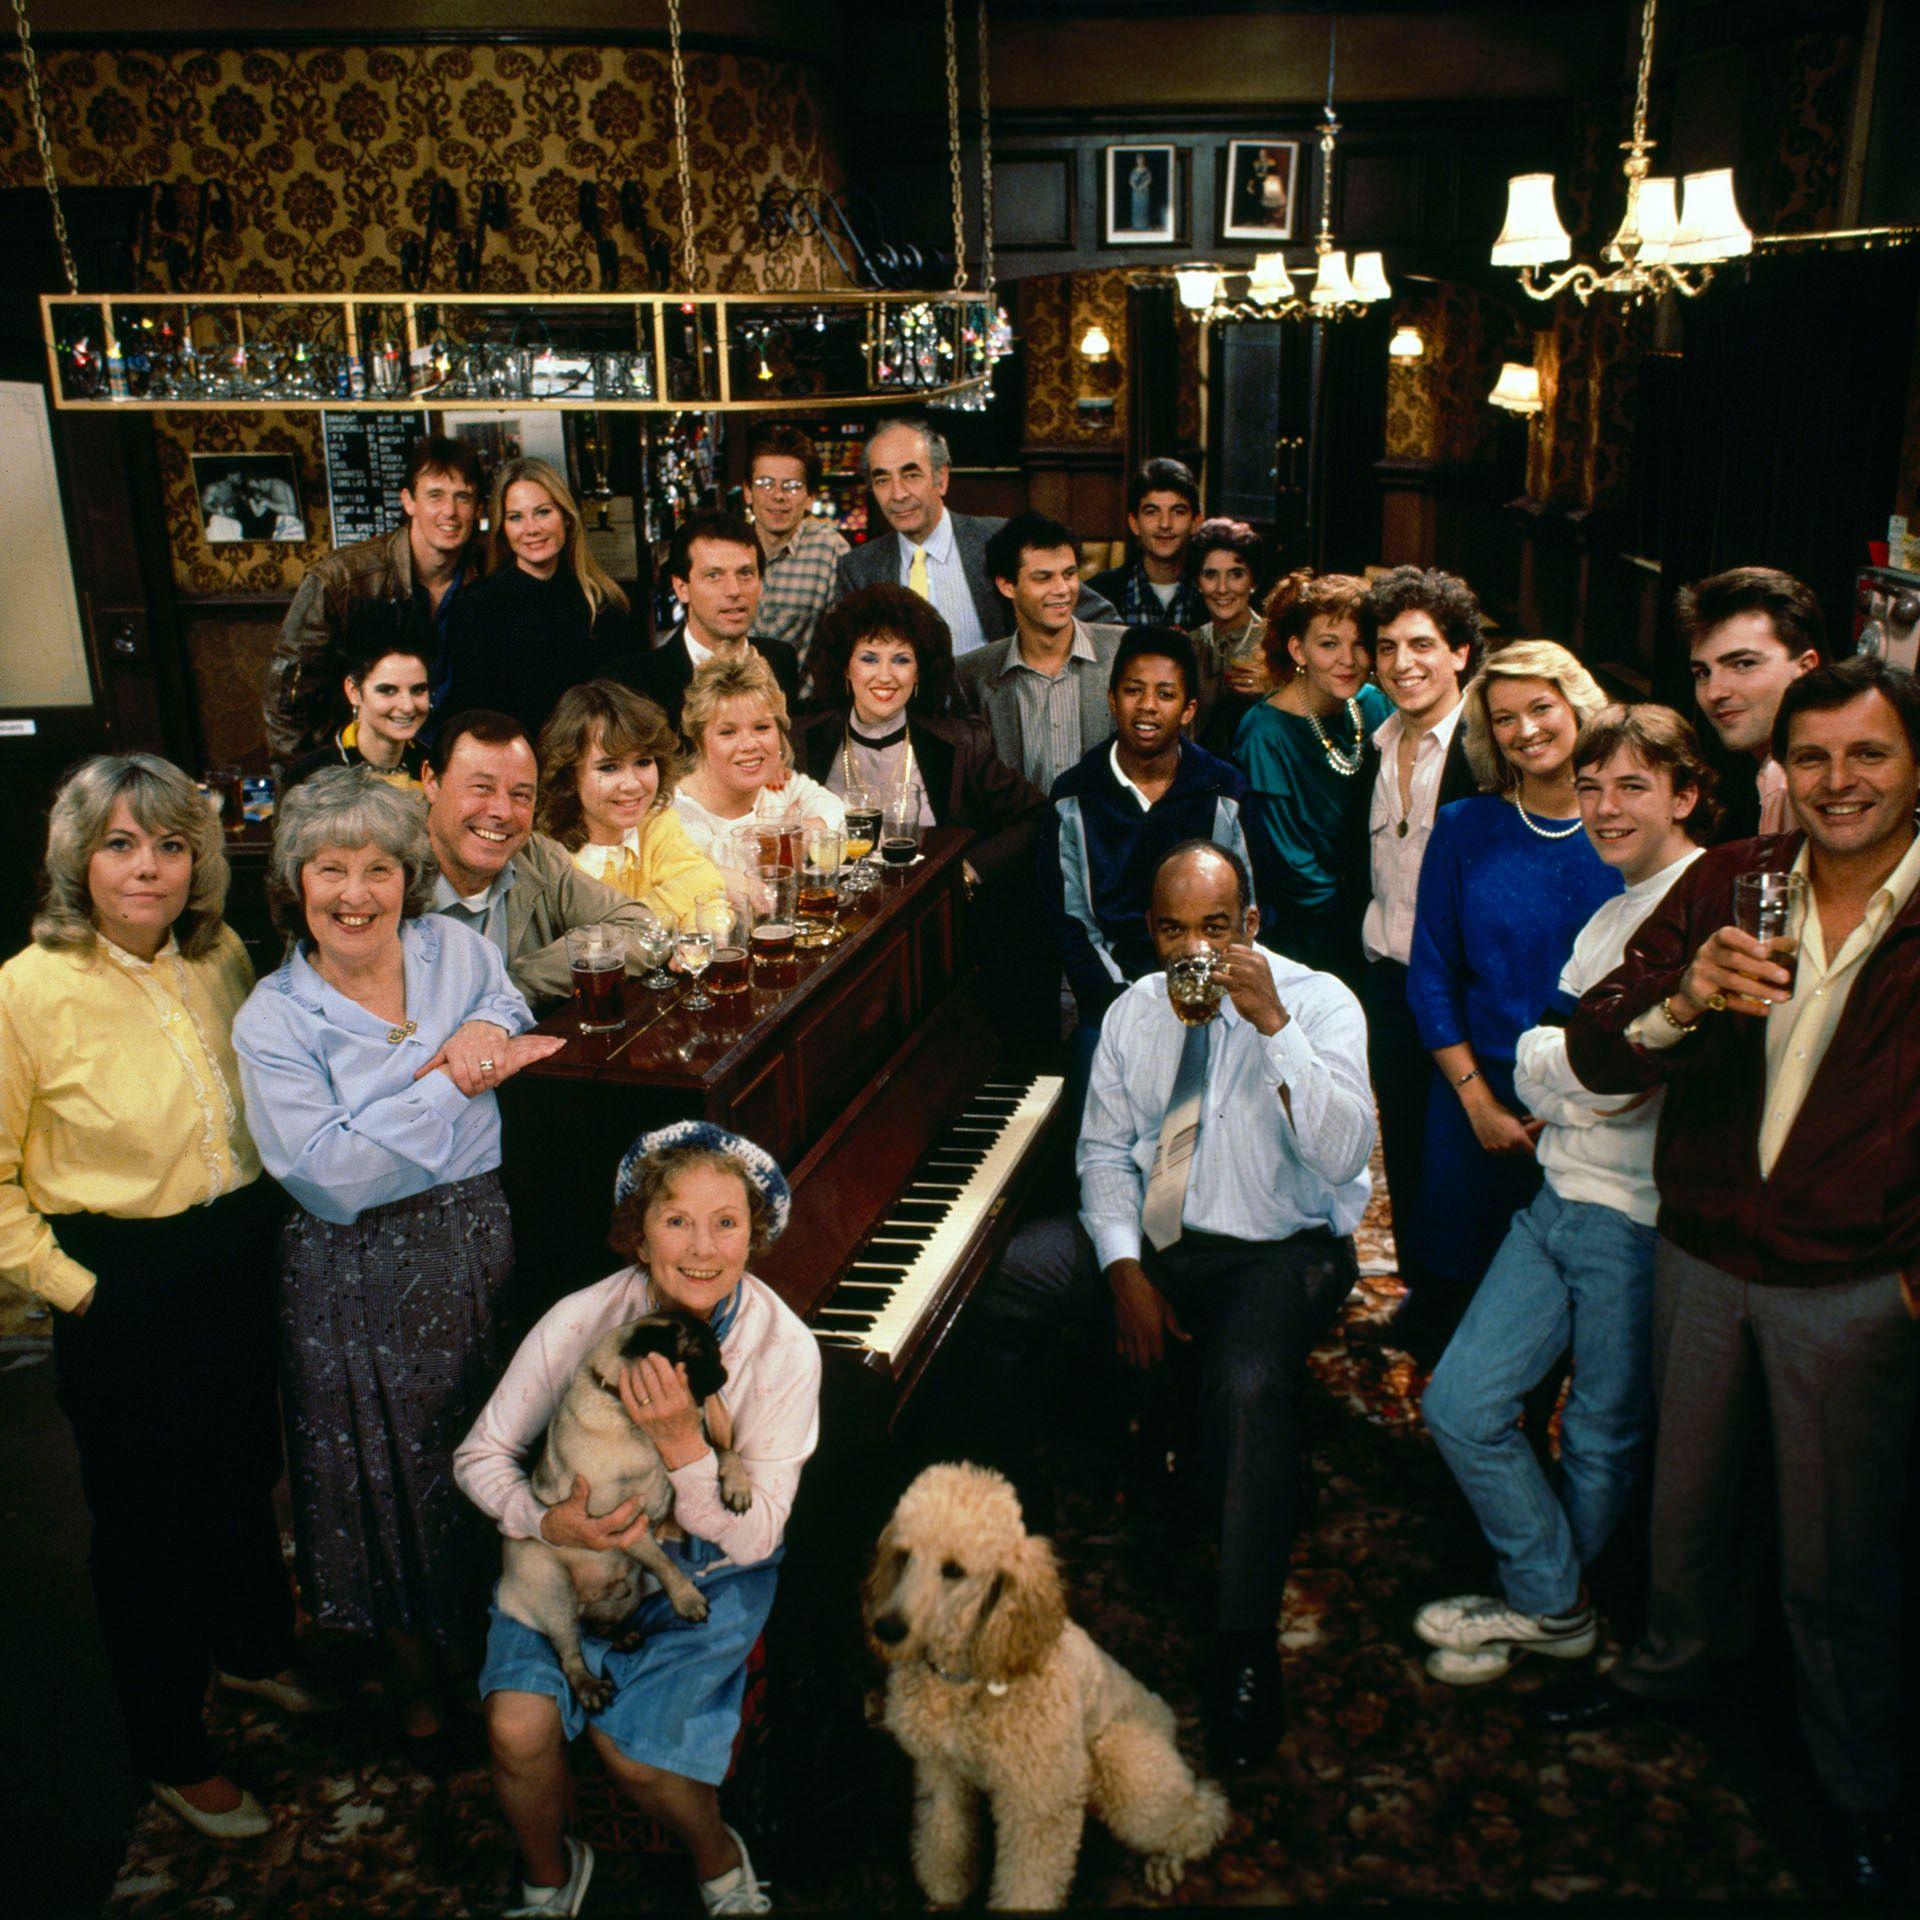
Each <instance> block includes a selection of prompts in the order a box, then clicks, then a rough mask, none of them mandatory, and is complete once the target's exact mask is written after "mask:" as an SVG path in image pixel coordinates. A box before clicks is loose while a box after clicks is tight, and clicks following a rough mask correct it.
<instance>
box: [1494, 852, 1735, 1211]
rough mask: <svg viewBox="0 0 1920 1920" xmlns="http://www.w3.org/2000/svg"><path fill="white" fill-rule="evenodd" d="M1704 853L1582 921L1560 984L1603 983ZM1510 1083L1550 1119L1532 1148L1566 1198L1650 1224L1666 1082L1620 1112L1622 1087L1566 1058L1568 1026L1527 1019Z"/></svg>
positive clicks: (1565, 989)
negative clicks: (1594, 1084)
mask: <svg viewBox="0 0 1920 1920" xmlns="http://www.w3.org/2000/svg"><path fill="white" fill-rule="evenodd" d="M1699 858H1700V849H1699V848H1698V847H1695V848H1693V849H1692V850H1691V851H1689V852H1687V853H1685V854H1682V855H1681V857H1680V858H1679V859H1678V860H1676V861H1674V862H1673V863H1672V864H1671V865H1670V866H1665V867H1662V868H1661V869H1660V871H1659V872H1658V873H1655V874H1650V875H1648V877H1647V878H1646V879H1644V880H1636V881H1635V882H1634V883H1633V885H1632V886H1630V887H1629V888H1628V889H1627V890H1626V892H1625V893H1621V894H1616V895H1615V896H1614V897H1613V898H1612V899H1611V900H1609V901H1608V902H1607V903H1606V905H1605V906H1603V907H1602V908H1601V909H1600V910H1599V911H1598V912H1597V913H1596V914H1595V915H1594V916H1593V918H1592V919H1591V920H1589V921H1588V922H1587V924H1586V925H1585V926H1584V927H1582V928H1581V929H1580V933H1579V936H1578V938H1576V939H1575V941H1574V943H1573V957H1572V958H1571V959H1570V960H1569V961H1568V962H1567V964H1566V967H1565V968H1564V969H1563V970H1562V972H1561V975H1560V991H1561V992H1562V993H1564V994H1565V995H1567V997H1568V998H1569V999H1572V1000H1578V999H1579V998H1580V996H1581V995H1582V994H1583V993H1585V992H1586V991H1587V989H1588V988H1589V987H1594V986H1598V985H1599V984H1600V982H1601V981H1602V980H1604V979H1605V978H1606V977H1607V975H1608V974H1610V973H1611V972H1612V971H1613V970H1614V968H1615V967H1617V966H1618V965H1619V964H1620V962H1621V961H1622V960H1624V959H1625V958H1626V954H1627V942H1628V941H1629V940H1631V939H1632V938H1633V936H1634V935H1635V934H1636V933H1637V932H1638V931H1639V930H1640V923H1641V922H1642V921H1643V920H1645V919H1646V917H1647V916H1648V914H1650V913H1651V912H1652V911H1653V910H1654V908H1655V907H1657V906H1658V905H1659V904H1660V902H1661V901H1662V900H1664V899H1665V898H1666V897H1667V891H1668V889H1669V888H1670V887H1671V886H1672V885H1673V883H1674V882H1675V881H1676V880H1678V879H1679V878H1680V876H1681V875H1682V874H1683V873H1685V872H1686V870H1687V869H1688V868H1689V867H1690V866H1692V865H1693V863H1694V862H1695V861H1696V860H1698V859H1699ZM1513 1090H1514V1092H1515V1094H1516V1095H1517V1096H1518V1097H1519V1099H1520V1101H1521V1103H1522V1104H1523V1105H1524V1106H1525V1107H1526V1108H1527V1110H1528V1111H1529V1112H1531V1113H1533V1114H1536V1115H1537V1116H1538V1117H1539V1118H1540V1119H1542V1120H1544V1121H1545V1122H1546V1123H1547V1125H1546V1128H1545V1130H1544V1131H1543V1132H1542V1133H1541V1135H1540V1140H1539V1144H1538V1145H1537V1146H1536V1147H1535V1149H1534V1153H1535V1157H1536V1158H1537V1159H1538V1160H1539V1162H1540V1166H1541V1169H1542V1171H1543V1172H1544V1173H1545V1174H1546V1177H1547V1185H1548V1186H1550V1187H1551V1188H1552V1189H1553V1190H1554V1192H1555V1193H1557V1194H1558V1195H1559V1196H1560V1198H1561V1199H1563V1200H1578V1201H1582V1202H1585V1203H1586V1204H1588V1205H1590V1206H1596V1207H1612V1208H1613V1209H1614V1211H1615V1212H1616V1213H1624V1214H1626V1215H1627V1217H1628V1218H1629V1219H1632V1220H1637V1221H1639V1222H1640V1224H1641V1225H1642V1226H1644V1227H1650V1226H1652V1225H1653V1223H1654V1217H1655V1216H1656V1215H1657V1214H1658V1213H1659V1211H1660V1195H1659V1193H1658V1191H1657V1190H1656V1189H1655V1187H1654V1184H1653V1136H1654V1131H1655V1129H1656V1128H1657V1127H1658V1126H1659V1124H1660V1108H1661V1105H1662V1103H1663V1100H1664V1097H1665V1096H1664V1089H1663V1090H1662V1091H1661V1092H1657V1093H1655V1095H1654V1096H1653V1098H1652V1099H1651V1100H1649V1101H1647V1102H1646V1103H1645V1105H1643V1106H1637V1107H1635V1108H1634V1109H1633V1111H1632V1112H1631V1113H1621V1112H1620V1108H1621V1106H1622V1105H1623V1104H1624V1102H1623V1100H1622V1098H1621V1096H1620V1095H1619V1094H1606V1093H1589V1092H1588V1091H1587V1089H1586V1087H1585V1086H1584V1085H1583V1084H1582V1082H1581V1080H1580V1076H1579V1075H1578V1074H1576V1073H1575V1072H1574V1070H1573V1068H1572V1067H1571V1066H1570V1065H1569V1064H1568V1062H1567V1030H1566V1028H1565V1027H1529V1028H1528V1029H1527V1030H1526V1032H1525V1033H1523V1034H1522V1035H1521V1036H1520V1041H1519V1045H1518V1047H1517V1049H1516V1052H1515V1059H1514V1070H1513Z"/></svg>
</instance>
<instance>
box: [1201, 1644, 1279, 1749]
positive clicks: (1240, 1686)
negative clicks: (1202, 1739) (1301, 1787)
mask: <svg viewBox="0 0 1920 1920" xmlns="http://www.w3.org/2000/svg"><path fill="white" fill-rule="evenodd" d="M1214 1661H1215V1665H1214V1677H1213V1687H1212V1692H1211V1698H1210V1700H1209V1703H1208V1708H1207V1751H1208V1753H1209V1755H1210V1756H1211V1757H1212V1760H1213V1764H1214V1765H1215V1766H1216V1767H1218V1768H1219V1769H1220V1770H1221V1771H1222V1772H1223V1773H1245V1772H1247V1771H1248V1770H1249V1769H1251V1768H1254V1767H1257V1766H1260V1765H1262V1764H1263V1763H1264V1762H1265V1761H1266V1760H1268V1759H1269V1758H1271V1757H1272V1754H1273V1750H1274V1748H1275V1747H1276V1746H1278V1745H1279V1743H1280V1735H1281V1732H1282V1731H1283V1730H1284V1728H1285V1726H1286V1723H1287V1715H1286V1699H1285V1694H1284V1691H1283V1688H1282V1685H1281V1679H1280V1656H1279V1654H1278V1653H1277V1652H1276V1651H1275V1649H1274V1646H1273V1642H1272V1639H1271V1638H1270V1637H1267V1636H1263V1637H1262V1639H1261V1641H1260V1642H1258V1643H1256V1644H1253V1645H1245V1644H1234V1645H1222V1646H1221V1647H1220V1648H1218V1649H1217V1650H1216V1652H1215V1655H1214Z"/></svg>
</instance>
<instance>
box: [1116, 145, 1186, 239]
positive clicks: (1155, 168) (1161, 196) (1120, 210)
mask: <svg viewBox="0 0 1920 1920" xmlns="http://www.w3.org/2000/svg"><path fill="white" fill-rule="evenodd" d="M1178 157H1179V156H1178V150H1177V149H1176V148H1174V147H1170V146H1128V147H1109V148H1108V149H1107V224H1106V239H1107V245H1108V246H1110V247H1114V246H1120V247H1137V246H1151V245H1153V244H1154V243H1155V242H1159V243H1162V244H1171V243H1172V242H1173V241H1175V240H1177V239H1178V238H1179V237H1180V235H1179V208H1178V205H1177V203H1176V192H1177V189H1178V186H1179V170H1178Z"/></svg>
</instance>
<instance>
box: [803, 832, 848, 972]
mask: <svg viewBox="0 0 1920 1920" xmlns="http://www.w3.org/2000/svg"><path fill="white" fill-rule="evenodd" d="M802 838H803V845H802V847H801V853H802V855H803V856H804V858H803V860H802V862H801V867H800V884H799V891H798V893H797V896H796V899H795V905H796V907H797V908H798V910H799V914H800V931H799V936H798V938H799V944H800V945H801V946H803V947H827V946H831V945H832V944H833V943H834V941H835V940H837V939H838V938H839V932H838V926H839V920H840V862H841V859H842V857H843V856H844V854H845V852H846V846H847V836H846V835H845V833H843V832H842V831H841V829H840V828H838V827H809V828H808V829H807V830H806V833H805V834H804V835H803V836H802Z"/></svg>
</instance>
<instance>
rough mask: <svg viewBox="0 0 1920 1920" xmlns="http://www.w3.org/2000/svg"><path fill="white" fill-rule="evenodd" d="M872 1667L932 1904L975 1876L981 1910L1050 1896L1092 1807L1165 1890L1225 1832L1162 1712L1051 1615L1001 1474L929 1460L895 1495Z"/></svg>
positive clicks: (872, 1611) (868, 1597) (881, 1552)
mask: <svg viewBox="0 0 1920 1920" xmlns="http://www.w3.org/2000/svg"><path fill="white" fill-rule="evenodd" d="M863 1601H864V1616H865V1620H866V1627H867V1637H868V1641H869V1643H870V1645H871V1646H872V1647H873V1649H874V1651H875V1652H876V1653H877V1654H878V1655H879V1656H880V1658H881V1659H882V1660H884V1661H885V1662H886V1663H887V1669H888V1672H887V1686H886V1696H885V1705H884V1708H883V1711H882V1714H881V1723H882V1724H883V1725H884V1726H885V1727H886V1729H887V1731H888V1732H889V1733H891V1734H892V1735H893V1737H894V1738H895V1739H896V1740H897V1741H899V1743H900V1745H901V1746H902V1747H903V1748H904V1749H905V1750H906V1752H907V1754H908V1756H909V1757H910V1758H911V1759H912V1761H913V1766H914V1826H913V1870H914V1874H915V1877H916V1878H917V1879H918V1880H919V1882H920V1888H921V1891H922V1892H923V1893H924V1894H925V1895H926V1897H927V1899H928V1901H929V1902H931V1903H932V1904H933V1905H935V1906H941V1907H948V1906H958V1905H959V1904H960V1903H961V1902H962V1901H963V1900H965V1899H966V1898H967V1896H968V1895H969V1894H970V1893H971V1892H972V1890H973V1887H974V1885H975V1882H976V1881H977V1879H978V1877H979V1866H980V1834H979V1825H978V1820H977V1813H978V1804H979V1801H980V1798H981V1796H983V1795H984V1796H985V1797H986V1799H987V1801H988V1804H989V1806H990V1807H991V1809H992V1813H993V1820H994V1869H993V1881H992V1885H991V1887H990V1888H989V1890H988V1903H989V1905H991V1906H993V1907H995V1908H1016V1909H1019V1908H1025V1909H1052V1908H1057V1907H1059V1906H1061V1905H1062V1904H1063V1903H1064V1901H1065V1900H1066V1897H1067V1889H1068V1887H1069V1886H1070V1885H1071V1884H1072V1880H1073V1870H1074V1864H1075V1862H1076V1860H1077V1859H1078V1858H1079V1853H1080V1835H1081V1830H1082V1827H1083V1825H1084V1822H1085V1817H1086V1815H1087V1813H1088V1812H1089V1811H1091V1812H1092V1813H1093V1814H1094V1815H1095V1817H1096V1818H1098V1819H1099V1820H1101V1821H1102V1822H1103V1823H1104V1824H1105V1825H1106V1826H1107V1827H1108V1828H1109V1829H1110V1830H1111V1831H1112V1833H1113V1834H1114V1836H1115V1837H1116V1838H1117V1839H1119V1840H1121V1841H1122V1842H1124V1843H1125V1844H1126V1845H1127V1846H1129V1847H1131V1848H1133V1849H1134V1851H1135V1852H1137V1853H1141V1854H1144V1855H1145V1856H1146V1878H1147V1884H1148V1885H1149V1886H1150V1887H1151V1888H1152V1889H1153V1891H1154V1892H1155V1893H1163V1894H1164V1893H1170V1892H1171V1891H1172V1890H1173V1889H1174V1887H1176V1886H1177V1885H1178V1884H1179V1882H1180V1877H1181V1875H1182V1874H1183V1873H1184V1872H1185V1870H1186V1865H1187V1862H1188V1861H1190V1860H1197V1859H1200V1858H1201V1857H1202V1856H1203V1855H1205V1854H1207V1853H1210V1852H1211V1851H1212V1850H1213V1848H1214V1847H1215V1846H1217V1845H1218V1844H1219V1842H1220V1839H1221V1837H1222V1836H1223V1835H1224V1834H1225V1833H1226V1830H1227V1822H1228V1819H1229V1817H1230V1816H1229V1810H1228V1806H1227V1797H1226V1795H1225V1794H1224V1793H1223V1792H1222V1791H1221V1790H1220V1788H1219V1787H1218V1786H1216V1785H1215V1784H1214V1782H1212V1781H1211V1780H1200V1779H1196V1778H1195V1777H1194V1775H1193V1774H1192V1773H1191V1772H1190V1771H1189V1770H1188V1767H1187V1764H1186V1762H1185V1761H1184V1760H1182V1759H1181V1757H1180V1752H1179V1749H1178V1748H1177V1747H1176V1745H1175V1744H1174V1717H1173V1711H1172V1709H1171V1708H1170V1707H1169V1706H1168V1705H1167V1703H1166V1702H1165V1701H1164V1700H1162V1699H1161V1698H1160V1697H1159V1695H1158V1694H1155V1693H1151V1692H1149V1691H1148V1690H1147V1688H1145V1687H1144V1686H1142V1685H1141V1684H1140V1682H1139V1681H1138V1680H1136V1679H1135V1678H1134V1677H1133V1676H1132V1675H1131V1674H1130V1673H1128V1672H1127V1671H1126V1669H1125V1668H1124V1667H1122V1666H1121V1665H1120V1664H1119V1662H1118V1661H1116V1660H1114V1659H1113V1658H1112V1657H1111V1656H1109V1655H1108V1654H1105V1653H1103V1652H1102V1651H1101V1650H1100V1648H1098V1647H1097V1646H1095V1645H1094V1643H1093V1641H1092V1640H1090V1639H1089V1638H1088V1637H1087V1635H1086V1633H1085V1632H1084V1631H1082V1629H1081V1628H1079V1627H1078V1626H1076V1625H1075V1624H1074V1623H1073V1622H1072V1621H1071V1620H1069V1619H1068V1618H1067V1614H1066V1603H1065V1601H1064V1599H1063V1597H1062V1594H1061V1587H1060V1575H1059V1570H1058V1568H1057V1567H1056V1565H1055V1563H1054V1557H1053V1550H1052V1548H1051V1547H1050V1546H1049V1545H1048V1544H1047V1542H1046V1541H1045V1540H1042V1539H1038V1538H1036V1537H1035V1536H1033V1535H1031V1534H1029V1533H1028V1532H1027V1530H1026V1527H1025V1525H1024V1524H1023V1522H1022V1519H1021V1514H1020V1502H1019V1500H1018V1499H1017V1498H1016V1497H1015V1495H1014V1491H1013V1488H1012V1487H1011V1486H1010V1485H1009V1484H1008V1483H1007V1481H1006V1480H1005V1479H1003V1478H1002V1477H1001V1476H1000V1475H999V1474H997V1473H993V1472H991V1471H989V1470H988V1469H987V1468H985V1467H976V1466H968V1465H960V1466H937V1467H929V1468H928V1469H927V1470H926V1471H925V1472H924V1473H922V1474H921V1475H920V1476H919V1478H918V1479H916V1480H915V1481H914V1483H913V1484H912V1485H911V1486H910V1487H909V1488H908V1489H907V1490H906V1492H905V1493H904V1494H903V1495H902V1496H901V1499H900V1504H899V1505H898V1506H897V1507H896V1508H895V1509H894V1512H893V1517H892V1519H891V1520H889V1521H888V1522H887V1525H886V1527H885V1529H884V1531H883V1532H882V1533H881V1535H880V1540H879V1544H878V1546H877V1548H876V1549H875V1552H874V1559H873V1566H872V1569H871V1571H870V1572H869V1573H868V1575H867V1579H866V1584H865V1587H864V1589H863Z"/></svg>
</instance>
